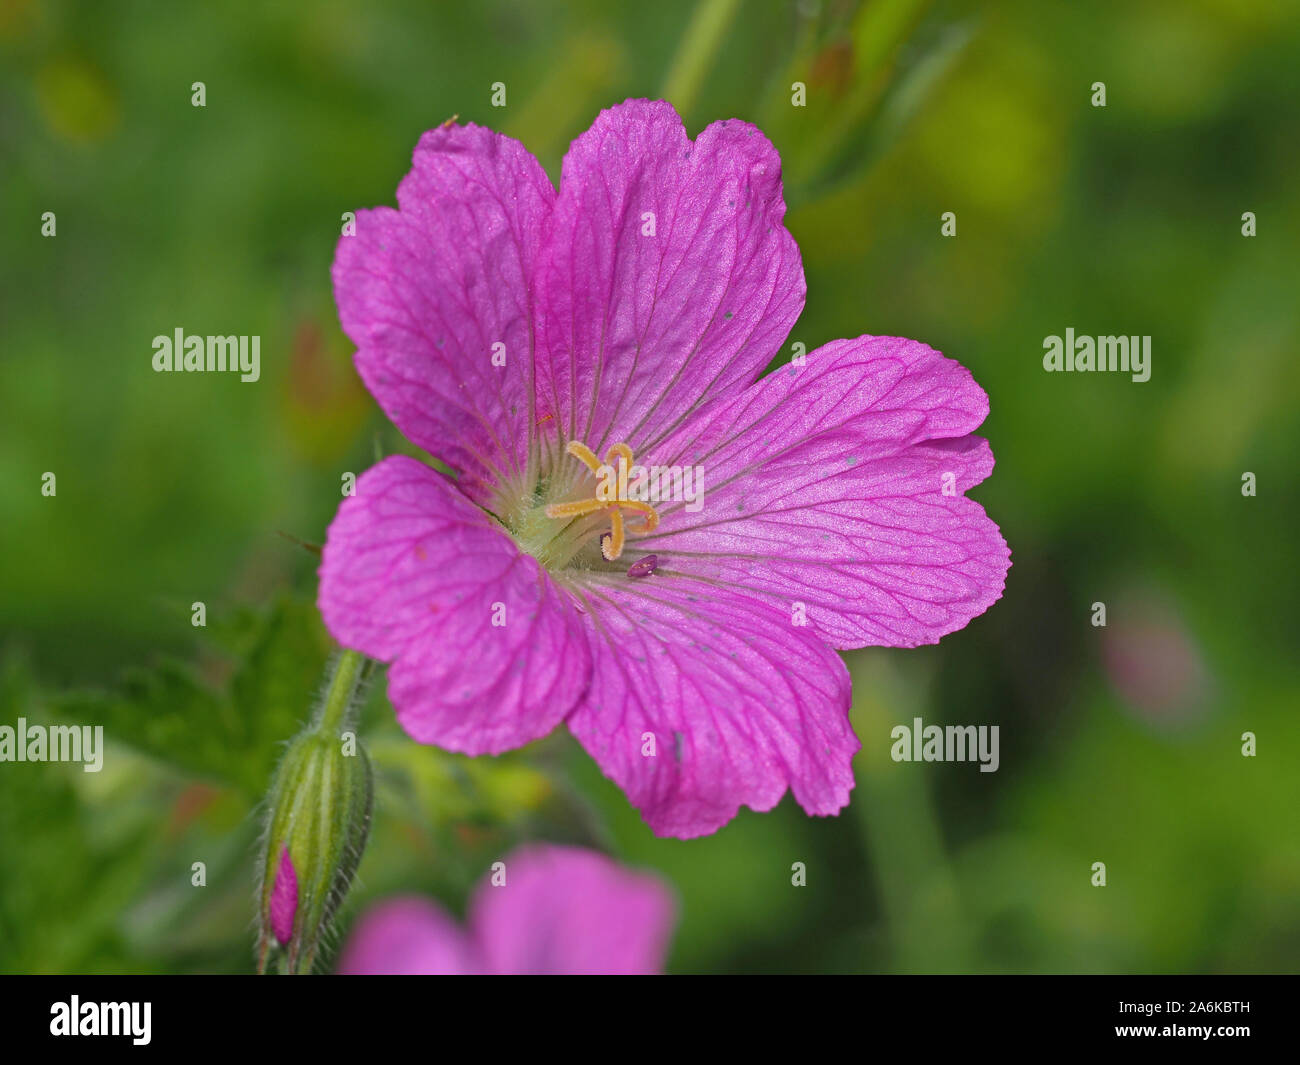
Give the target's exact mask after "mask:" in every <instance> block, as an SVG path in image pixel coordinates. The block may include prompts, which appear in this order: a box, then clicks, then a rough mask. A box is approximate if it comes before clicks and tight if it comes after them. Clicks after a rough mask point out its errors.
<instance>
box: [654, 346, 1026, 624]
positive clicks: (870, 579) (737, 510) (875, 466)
mask: <svg viewBox="0 0 1300 1065" xmlns="http://www.w3.org/2000/svg"><path fill="white" fill-rule="evenodd" d="M987 413H988V399H987V397H986V396H985V394H984V392H983V390H982V389H981V388H980V387H979V386H978V385H977V384H976V383H975V381H974V379H973V378H972V377H971V375H970V373H969V371H967V370H966V369H965V368H964V367H962V366H961V365H960V364H958V363H956V362H954V361H953V360H951V359H945V358H944V357H943V356H941V355H940V354H939V353H938V352H935V351H933V350H931V349H930V348H928V347H926V345H924V344H919V343H917V342H916V341H912V340H902V339H899V338H895V337H859V338H858V339H856V340H841V341H836V342H835V343H833V344H828V345H826V346H825V347H824V348H820V349H818V350H817V351H814V352H812V353H811V354H809V355H808V356H807V362H806V364H805V365H804V366H803V367H802V368H795V367H789V368H786V369H782V370H780V371H778V372H776V373H775V374H772V375H771V376H769V377H767V378H765V379H763V380H762V381H761V382H759V383H758V384H756V385H754V386H753V387H751V388H749V389H747V390H746V391H745V392H744V393H742V394H741V395H740V396H739V397H737V398H735V399H731V400H720V401H718V402H716V403H714V404H713V405H711V406H710V407H709V408H708V409H707V410H705V411H703V412H701V413H700V414H699V415H698V416H696V417H695V418H693V419H692V420H690V421H689V422H687V423H686V424H685V425H684V426H683V427H682V428H681V430H680V431H679V432H678V433H676V434H675V436H674V437H673V438H672V439H670V440H667V441H665V442H664V444H663V445H662V446H661V447H660V449H659V451H658V453H657V454H655V455H654V456H652V457H647V458H646V459H644V460H643V461H647V462H650V461H653V462H661V463H664V464H674V463H689V464H693V465H700V466H702V467H703V468H704V471H705V493H704V505H703V508H702V509H701V510H699V511H698V512H697V513H694V514H692V513H689V512H688V511H686V510H685V508H684V507H683V505H682V504H680V503H673V504H669V505H667V506H665V507H663V508H661V516H662V519H663V520H662V524H661V526H660V529H659V531H657V532H656V533H654V534H652V535H650V536H645V537H640V538H638V539H637V540H636V542H635V543H634V545H633V546H634V549H635V550H637V551H652V552H654V553H655V554H656V555H658V556H659V566H660V568H661V569H670V570H679V571H682V572H688V573H690V574H692V575H694V576H699V577H703V578H707V579H708V580H710V581H716V582H720V583H723V584H727V585H731V586H733V587H737V588H742V589H744V590H745V591H747V592H749V593H751V594H753V595H756V596H761V597H764V598H767V599H769V600H771V601H772V602H773V603H774V604H776V605H778V607H779V609H781V610H782V611H784V612H785V613H786V614H787V615H788V614H789V613H790V612H791V611H792V610H793V609H795V608H796V607H798V608H799V609H801V610H802V611H803V614H804V616H805V617H806V620H807V624H808V627H809V628H810V629H811V630H812V631H814V632H816V633H817V634H818V635H820V636H821V637H822V638H824V639H825V640H827V641H828V642H830V643H831V644H832V645H833V646H836V647H861V646H864V645H867V644H873V645H885V646H892V647H913V646H916V645H918V644H926V643H935V642H936V641H938V639H939V638H940V637H941V636H944V635H946V634H947V633H950V632H953V631H954V630H956V629H959V628H961V627H962V626H964V625H965V624H966V623H967V622H968V621H970V620H971V618H973V617H977V616H978V615H979V614H982V613H983V612H984V611H985V610H987V609H988V607H989V606H990V605H991V604H992V603H993V602H995V601H996V600H997V599H998V598H999V596H1000V595H1001V594H1002V589H1003V585H1004V583H1005V578H1006V573H1007V569H1008V568H1009V566H1010V552H1009V551H1008V549H1007V545H1006V543H1005V541H1004V540H1003V539H1002V535H1001V533H1000V532H999V530H998V527H997V526H996V525H995V524H994V523H993V522H992V521H991V520H990V519H989V518H988V516H987V515H986V514H985V513H984V509H983V507H981V506H980V505H979V504H978V503H976V502H974V501H973V500H969V499H967V498H965V496H964V495H963V493H964V492H965V491H966V490H968V489H969V488H971V487H973V486H974V485H977V484H979V482H980V481H982V480H983V479H984V478H985V477H987V476H988V474H989V472H990V471H991V470H992V468H993V455H992V453H991V452H990V450H989V447H988V444H987V442H986V441H984V440H983V439H981V438H979V437H976V436H971V435H969V434H970V432H971V430H972V429H974V428H975V427H976V426H978V425H979V424H980V422H982V421H983V420H984V417H985V415H986V414H987Z"/></svg>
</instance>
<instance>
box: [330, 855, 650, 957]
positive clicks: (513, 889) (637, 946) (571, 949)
mask: <svg viewBox="0 0 1300 1065" xmlns="http://www.w3.org/2000/svg"><path fill="white" fill-rule="evenodd" d="M504 864H505V871H504V875H505V882H504V884H501V885H500V886H493V885H492V883H491V882H490V880H489V879H488V878H484V880H483V882H482V883H481V884H480V885H479V887H478V889H477V891H476V892H475V893H474V898H473V899H472V900H471V901H470V908H469V918H468V921H467V927H466V928H465V929H463V930H462V929H461V928H460V927H459V926H458V925H457V924H456V922H455V921H453V920H452V918H451V917H450V916H448V914H447V913H446V912H445V911H444V910H443V909H441V908H440V907H439V906H437V905H435V904H434V903H432V902H430V901H428V900H427V899H423V898H419V897H405V898H397V899H391V900H389V901H388V902H384V903H380V904H379V905H378V906H375V907H374V908H373V909H371V910H370V911H369V912H368V913H366V914H365V915H364V916H363V917H362V918H361V920H360V921H359V922H358V923H357V926H356V928H355V930H354V931H353V932H352V935H351V937H350V938H349V939H348V942H347V944H346V945H345V946H344V948H343V952H342V954H341V955H340V957H339V966H338V968H339V972H341V973H345V974H353V975H371V974H391V975H407V974H433V975H440V976H445V975H460V974H474V973H494V974H498V975H517V974H539V973H540V974H566V975H579V974H590V973H598V974H602V975H604V974H610V975H629V974H640V973H657V972H660V971H662V969H663V962H664V956H665V955H666V953H667V950H668V936H669V933H670V932H671V930H672V924H673V902H672V898H671V897H670V895H669V894H668V891H667V889H666V888H665V887H664V886H663V884H661V883H660V881H659V880H658V879H656V878H655V877H652V876H646V875H644V874H641V873H633V872H630V871H629V870H627V869H624V868H622V867H621V866H619V865H618V864H617V863H615V862H612V861H610V860H609V859H608V858H605V857H603V856H602V855H599V854H596V853H594V852H592V851H586V850H581V849H579V848H577V847H555V846H549V845H534V846H530V847H526V848H524V849H523V850H520V851H517V852H516V853H515V854H513V855H512V856H511V857H509V858H507V859H506V861H505V863H504Z"/></svg>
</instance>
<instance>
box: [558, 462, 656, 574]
mask: <svg viewBox="0 0 1300 1065" xmlns="http://www.w3.org/2000/svg"><path fill="white" fill-rule="evenodd" d="M565 450H566V451H568V453H569V454H570V455H572V456H573V457H574V458H575V459H577V460H578V461H579V462H581V463H582V464H583V465H584V466H586V467H587V469H588V470H590V471H591V473H592V474H593V475H594V476H595V478H596V490H595V494H594V495H592V496H591V498H589V499H578V500H574V501H572V502H567V503H552V504H550V505H549V506H547V508H546V516H547V517H548V518H561V519H569V520H573V519H575V518H583V517H586V516H587V515H591V514H603V515H608V517H609V531H608V532H602V533H601V536H600V553H601V555H602V556H604V558H605V561H606V562H614V561H617V559H618V558H619V556H620V555H622V554H623V548H624V546H626V543H627V534H628V533H629V532H633V533H642V532H650V531H652V530H653V529H654V528H655V527H656V526H658V524H659V512H658V511H657V510H655V508H654V507H652V506H651V505H650V504H649V503H646V502H644V501H642V500H639V499H628V498H627V480H628V475H629V471H630V470H631V469H632V464H633V462H634V460H635V457H634V456H633V454H632V448H631V447H630V446H628V445H627V444H622V443H620V444H611V445H610V448H609V450H608V451H607V452H606V453H605V461H604V462H603V463H602V462H601V461H600V459H598V458H597V457H596V453H595V452H594V451H592V450H591V448H589V447H588V446H587V445H586V444H584V443H581V442H580V441H577V440H571V441H570V442H569V444H568V446H567V447H566V448H565ZM625 510H628V511H632V512H633V513H634V514H635V515H636V516H637V517H638V518H639V519H640V520H639V522H638V523H637V524H636V525H633V526H630V527H629V526H628V525H627V524H626V523H625V521H624V517H623V512H624V511H625Z"/></svg>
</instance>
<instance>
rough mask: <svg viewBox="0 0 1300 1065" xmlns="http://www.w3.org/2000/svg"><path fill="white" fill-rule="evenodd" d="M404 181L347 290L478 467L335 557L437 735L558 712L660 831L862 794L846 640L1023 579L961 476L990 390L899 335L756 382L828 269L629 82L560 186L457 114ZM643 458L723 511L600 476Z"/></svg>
mask: <svg viewBox="0 0 1300 1065" xmlns="http://www.w3.org/2000/svg"><path fill="white" fill-rule="evenodd" d="M397 200H398V204H399V209H398V210H392V209H390V208H384V207H380V208H376V209H375V210H371V211H359V212H357V219H356V233H355V235H353V236H344V237H343V238H342V239H341V240H340V242H339V247H338V253H337V256H336V258H335V262H334V290H335V295H336V298H337V300H338V305H339V312H340V317H341V319H342V323H343V328H344V330H345V331H346V332H347V334H348V336H350V337H351V338H352V340H353V341H354V342H355V343H356V345H357V348H358V351H357V355H356V364H357V368H358V370H359V371H360V373H361V376H362V378H363V379H364V380H365V383H366V385H367V386H368V387H369V389H370V391H371V392H372V393H373V394H374V396H375V398H376V399H377V400H378V401H379V403H380V405H381V406H382V407H383V408H384V410H385V411H386V412H387V413H388V415H389V416H390V417H391V418H392V419H393V421H394V422H395V423H396V424H397V425H398V427H399V428H401V429H402V431H403V432H404V433H405V434H406V435H407V436H408V437H409V438H410V439H411V441H412V442H414V443H415V444H418V445H419V446H420V447H422V448H423V449H425V450H426V451H427V452H429V453H430V454H432V455H434V456H435V457H436V458H438V459H440V460H441V461H442V462H444V463H446V464H447V465H448V466H450V467H451V468H452V469H454V470H455V471H456V477H455V479H452V478H449V477H446V476H444V475H443V474H442V473H439V472H438V471H436V470H434V469H432V468H431V467H429V466H426V465H425V464H423V463H421V462H417V461H415V460H413V459H410V458H406V457H393V458H388V459H385V460H384V461H383V462H381V463H380V464H379V465H378V466H375V467H374V468H373V469H371V470H370V471H368V472H367V473H366V474H364V475H363V476H362V477H361V478H360V480H359V481H358V482H357V490H356V495H355V496H354V497H352V498H348V499H346V500H345V501H344V502H343V505H342V507H341V508H340V510H339V513H338V516H337V517H336V518H335V520H334V522H333V523H332V525H331V526H330V529H329V534H328V539H327V542H326V545H325V549H324V556H323V561H322V564H321V570H320V576H321V583H320V600H319V602H320V609H321V613H322V614H323V616H324V619H325V622H326V624H327V625H328V627H329V629H330V631H331V632H332V633H333V634H334V636H335V637H336V638H337V639H338V640H339V641H341V642H342V643H344V644H346V645H348V646H350V647H353V648H355V649H357V650H360V651H363V652H365V653H366V654H369V655H371V656H373V657H376V658H379V659H382V660H383V661H385V662H389V663H391V669H390V670H389V675H388V685H389V695H390V698H391V700H392V703H393V705H394V707H395V708H396V710H397V715H398V718H399V720H400V721H401V723H402V725H403V727H404V728H405V729H406V731H407V732H408V733H410V735H411V736H412V737H414V738H415V739H417V740H419V741H421V742H424V743H433V744H438V745H440V746H442V747H445V748H449V749H452V750H457V751H463V752H465V753H468V754H483V753H496V752H499V751H504V750H507V749H509V748H513V747H518V746H520V745H521V744H525V743H528V742H529V741H531V740H534V739H537V738H538V737H540V736H544V735H546V734H547V733H548V732H550V731H551V730H552V729H553V728H555V726H556V725H558V724H559V723H560V722H565V723H566V724H567V725H568V727H569V729H570V730H571V731H572V733H573V734H574V735H575V736H576V737H577V738H578V741H579V742H580V743H581V744H582V745H583V746H584V747H585V748H586V749H587V750H588V751H589V752H590V754H591V755H592V757H593V758H595V759H596V761H597V763H598V764H599V765H600V767H601V769H602V770H603V771H604V772H605V774H606V775H607V776H609V777H610V778H612V779H613V780H614V781H615V782H616V783H617V784H618V785H619V786H620V787H622V789H623V790H624V791H625V792H626V793H627V795H628V797H629V798H630V799H631V801H632V802H633V803H634V804H635V805H636V806H637V807H638V808H639V809H640V810H641V812H642V815H643V816H644V817H645V819H646V821H647V822H648V823H649V824H650V825H651V827H652V828H653V829H654V830H655V831H656V832H657V833H659V834H661V835H672V836H681V837H689V836H698V835H701V834H704V833H708V832H712V831H714V830H716V829H717V828H718V827H719V826H721V825H723V824H725V823H726V822H727V821H728V820H730V819H731V818H732V817H733V816H735V814H736V812H737V810H738V809H739V807H740V806H741V805H746V806H749V807H751V808H752V809H755V810H768V809H771V808H772V807H773V806H774V805H776V803H777V802H778V801H779V800H780V798H781V796H782V795H783V794H784V793H785V791H786V790H787V788H789V789H790V790H792V791H793V792H794V796H795V798H796V799H797V800H798V802H799V803H800V804H801V805H802V806H803V808H804V809H805V810H807V811H808V812H809V813H812V814H832V813H835V812H836V811H838V810H839V809H841V808H842V807H843V806H844V805H845V804H846V803H847V802H848V797H849V791H850V789H851V788H852V787H853V774H852V771H851V767H850V760H851V758H852V756H853V754H854V752H855V751H856V750H857V749H858V746H859V745H858V742H857V739H856V738H855V737H854V735H853V732H852V729H851V728H850V726H849V721H848V707H849V695H850V686H849V676H848V672H847V670H846V669H845V667H844V663H843V662H842V661H841V659H840V657H839V656H838V655H837V654H836V653H835V648H849V647H862V646H865V645H868V644H875V645H884V646H891V647H912V646H915V645H918V644H924V643H934V642H936V641H937V640H938V639H939V638H940V637H941V636H943V635H945V634H946V633H950V632H952V631H954V630H955V629H959V628H961V627H962V626H963V625H965V624H966V623H967V622H968V621H969V620H970V619H971V618H973V617H975V616H976V615H978V614H980V613H982V612H983V611H984V610H985V609H987V608H988V606H989V605H990V604H991V603H993V602H994V601H995V600H996V599H997V598H998V597H999V596H1000V595H1001V592H1002V587H1003V581H1004V578H1005V574H1006V570H1007V567H1008V565H1009V561H1008V559H1009V552H1008V550H1007V546H1006V544H1005V543H1004V542H1003V540H1002V537H1001V535H1000V534H999V532H998V528H997V526H996V525H994V524H993V522H992V521H990V520H989V518H988V517H987V516H986V515H985V513H984V511H983V509H982V508H981V507H980V506H979V505H978V504H977V503H975V502H973V501H971V500H968V499H966V498H965V497H964V494H963V493H964V492H965V491H966V490H967V489H969V488H970V487H971V486H973V485H976V484H978V483H979V482H980V481H982V480H983V479H984V478H985V477H986V476H988V474H989V472H990V470H991V469H992V468H993V455H992V453H991V452H990V450H989V447H988V444H987V442H986V441H984V440H982V439H980V438H979V437H976V436H972V435H970V434H971V432H972V431H973V430H974V429H975V428H976V427H977V426H978V425H979V424H980V423H981V422H982V421H983V420H984V418H985V416H986V414H987V413H988V398H987V397H986V396H985V394H984V392H983V391H982V390H981V389H980V387H979V386H978V385H977V384H976V383H975V381H974V380H973V379H972V377H971V375H970V373H969V372H968V371H967V370H965V369H964V368H963V367H962V366H960V365H959V364H958V363H956V362H953V361H952V360H950V359H946V358H944V357H943V356H941V355H940V354H939V353H938V352H935V351H933V350H931V349H930V348H928V347H926V346H925V345H924V344H920V343H917V342H915V341H911V340H902V339H898V338H894V337H871V336H863V337H859V338H858V339H856V340H837V341H834V342H832V343H830V344H827V345H825V346H824V347H822V348H819V349H818V350H816V351H813V352H810V353H809V354H808V355H807V356H806V359H805V360H799V362H800V364H798V365H795V364H791V365H790V366H787V367H785V368H783V369H781V370H780V371H778V372H776V373H773V374H771V375H769V376H767V377H763V378H760V376H759V375H760V374H761V373H762V371H763V370H764V368H765V367H766V366H767V365H768V364H769V362H771V361H772V359H773V358H774V357H775V356H776V355H777V354H778V353H779V352H780V351H781V348H782V345H783V342H784V340H785V338H786V336H787V334H788V333H789V332H790V328H791V326H792V325H793V324H794V322H795V319H796V318H798V316H799V313H800V311H801V309H802V307H803V303H804V292H805V285H804V278H803V267H802V263H801V260H800V257H799V249H798V247H797V246H796V245H795V242H794V239H793V238H792V237H791V235H790V234H789V232H787V230H786V229H785V227H784V225H783V221H782V220H783V217H784V214H785V203H784V201H783V199H782V193H781V170H780V160H779V159H778V157H777V154H776V151H775V150H774V149H773V147H772V145H771V144H770V143H769V142H768V140H767V139H766V138H765V137H764V136H763V134H762V133H761V132H760V131H759V130H758V129H756V128H755V127H753V126H751V125H748V124H746V123H744V122H738V121H728V122H718V123H715V124H713V125H711V126H709V127H708V128H707V129H705V130H704V132H703V133H701V134H700V136H699V137H698V138H697V139H696V140H695V141H694V142H692V141H691V140H690V139H688V137H687V135H686V131H685V129H684V128H683V127H682V123H681V120H680V119H679V118H678V116H677V114H676V112H675V111H674V110H673V109H672V107H671V106H669V105H668V104H666V103H662V102H657V103H652V102H649V101H644V100H632V101H628V102H627V103H625V104H622V105H621V106H619V107H615V108H612V109H610V110H608V111H605V112H603V113H602V114H601V115H600V116H599V117H598V118H597V119H596V121H595V123H594V124H593V126H592V127H591V129H589V130H588V131H587V132H586V133H584V134H582V135H581V136H580V137H579V138H578V139H577V140H576V141H575V142H574V144H573V146H572V147H571V148H570V150H569V152H568V154H567V155H566V157H565V160H564V167H563V175H562V180H561V182H560V189H559V192H558V193H557V192H556V190H555V188H554V187H553V186H552V185H551V183H550V181H549V180H548V179H547V177H546V175H545V173H544V172H543V171H542V168H541V166H540V165H539V164H538V163H537V161H536V160H535V159H534V158H533V157H532V156H531V155H530V154H529V153H528V152H527V150H525V148H524V147H523V146H522V145H521V144H519V143H518V142H516V141H514V140H511V139H510V138H508V137H503V136H501V135H500V134H497V133H493V132H492V131H490V130H487V129H482V128H480V127H477V126H454V125H448V126H443V127H440V128H438V129H435V130H432V131H430V132H429V133H426V134H425V135H424V137H423V138H422V139H421V140H420V143H419V146H418V147H417V148H416V151H415V159H414V165H413V167H412V170H411V172H410V173H409V174H408V175H407V176H406V178H405V179H404V180H403V181H402V183H401V184H400V185H399V186H398V190H397ZM601 456H603V458H604V461H603V462H602V459H601ZM636 464H649V465H654V466H658V467H664V468H673V467H683V466H686V467H690V468H695V467H698V468H700V469H701V470H703V471H704V485H705V489H706V492H705V494H704V496H703V499H702V506H695V505H693V504H692V503H691V502H689V501H685V500H678V501H668V502H662V501H661V502H658V503H646V502H638V501H636V500H634V499H632V498H631V495H632V493H630V492H629V493H625V494H623V495H620V496H619V497H618V498H617V499H615V500H614V501H612V502H611V501H610V498H609V496H608V494H604V495H602V488H603V486H604V485H605V484H606V480H605V478H604V477H603V476H602V467H604V473H608V471H609V470H610V469H613V470H615V471H618V472H620V473H623V474H626V473H627V472H628V471H629V470H630V469H631V468H632V467H633V466H634V465H636Z"/></svg>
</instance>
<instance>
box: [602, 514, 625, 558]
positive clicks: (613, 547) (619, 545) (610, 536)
mask: <svg viewBox="0 0 1300 1065" xmlns="http://www.w3.org/2000/svg"><path fill="white" fill-rule="evenodd" d="M600 553H601V554H602V555H604V556H605V561H606V562H613V561H614V560H615V559H617V558H618V556H619V555H621V554H622V553H623V512H622V511H621V510H619V509H618V507H611V508H610V511H609V532H608V533H607V534H606V535H604V536H602V537H601V538H600Z"/></svg>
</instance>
